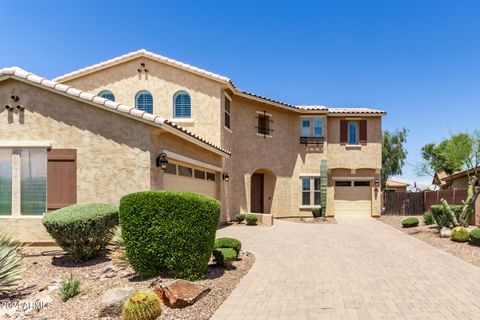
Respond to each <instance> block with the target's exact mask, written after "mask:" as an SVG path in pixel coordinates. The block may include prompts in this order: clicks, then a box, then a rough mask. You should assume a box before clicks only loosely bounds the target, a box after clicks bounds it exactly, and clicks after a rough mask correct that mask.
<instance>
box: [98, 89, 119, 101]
mask: <svg viewBox="0 0 480 320" xmlns="http://www.w3.org/2000/svg"><path fill="white" fill-rule="evenodd" d="M98 95H99V96H100V97H102V98H105V99H108V100H112V101H115V95H114V94H113V92H112V91H110V90H103V91H101V92H100V93H99V94H98Z"/></svg>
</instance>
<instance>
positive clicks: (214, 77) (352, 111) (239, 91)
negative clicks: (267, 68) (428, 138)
mask: <svg viewBox="0 0 480 320" xmlns="http://www.w3.org/2000/svg"><path fill="white" fill-rule="evenodd" d="M139 57H147V58H150V59H153V60H156V61H159V62H162V63H165V64H167V65H170V66H173V67H176V68H179V69H183V70H185V71H188V72H192V73H195V74H198V75H201V76H204V77H206V78H209V79H212V80H215V81H218V82H221V83H224V84H225V85H227V86H228V87H229V88H230V89H231V90H232V92H233V93H234V94H236V95H238V96H242V97H244V98H250V99H253V100H260V101H262V102H265V103H269V104H273V105H275V106H277V107H281V108H287V109H289V110H292V111H296V112H309V111H310V112H311V111H317V112H318V111H325V112H326V113H327V112H328V113H329V114H332V115H343V114H363V115H380V116H383V115H386V114H387V113H386V112H385V111H382V110H375V109H368V108H328V107H325V106H317V105H315V106H296V105H292V104H289V103H285V102H282V101H279V100H276V99H272V98H268V97H265V96H262V95H258V94H255V93H252V92H248V91H246V90H242V89H239V88H237V87H236V86H235V84H234V83H233V81H232V80H231V79H230V78H228V77H226V76H222V75H219V74H216V73H213V72H210V71H207V70H204V69H200V68H197V67H194V66H192V65H189V64H187V63H183V62H180V61H177V60H174V59H171V58H167V57H165V56H162V55H159V54H156V53H153V52H150V51H147V50H145V49H140V50H137V51H133V52H130V53H127V54H124V55H121V56H119V57H116V58H113V59H110V60H106V61H103V62H100V63H97V64H94V65H91V66H89V67H85V68H82V69H79V70H77V71H73V72H70V73H67V74H64V75H61V76H58V77H56V78H54V79H53V80H54V81H57V82H65V81H69V80H72V79H75V78H78V77H81V76H84V75H87V74H90V73H93V72H96V71H98V70H102V69H105V68H108V67H112V66H114V65H117V64H120V63H123V62H126V61H130V60H133V59H136V58H139Z"/></svg>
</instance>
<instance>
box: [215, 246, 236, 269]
mask: <svg viewBox="0 0 480 320" xmlns="http://www.w3.org/2000/svg"><path fill="white" fill-rule="evenodd" d="M213 258H214V260H215V262H216V263H217V265H219V266H222V267H226V266H230V265H231V264H232V262H233V261H235V259H236V258H237V252H236V251H235V250H234V249H232V248H218V249H214V250H213Z"/></svg>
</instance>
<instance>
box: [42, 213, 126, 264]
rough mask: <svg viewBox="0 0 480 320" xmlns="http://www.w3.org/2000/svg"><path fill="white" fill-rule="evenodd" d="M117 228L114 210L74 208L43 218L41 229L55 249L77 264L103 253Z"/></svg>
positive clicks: (116, 215)
mask: <svg viewBox="0 0 480 320" xmlns="http://www.w3.org/2000/svg"><path fill="white" fill-rule="evenodd" d="M117 224H118V208H117V207H115V206H112V205H108V204H76V205H73V206H69V207H66V208H63V209H60V210H56V211H54V212H51V213H47V214H46V215H45V217H44V218H43V225H44V226H45V228H46V229H47V231H48V233H49V234H50V235H51V236H52V238H53V239H55V241H56V242H57V243H58V245H59V246H60V247H61V248H62V249H63V250H65V251H66V252H68V253H69V254H71V255H72V257H73V258H74V259H75V260H81V261H84V260H88V259H90V258H92V257H94V256H96V255H98V254H99V253H100V252H102V251H104V249H105V246H106V245H107V244H108V242H109V240H110V238H111V235H112V234H111V230H112V228H113V227H115V226H116V225H117Z"/></svg>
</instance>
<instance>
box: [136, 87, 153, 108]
mask: <svg viewBox="0 0 480 320" xmlns="http://www.w3.org/2000/svg"><path fill="white" fill-rule="evenodd" d="M135 108H137V109H138V110H142V111H145V112H148V113H153V97H152V95H151V94H150V92H148V91H145V90H142V91H139V92H138V93H137V95H136V96H135Z"/></svg>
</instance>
